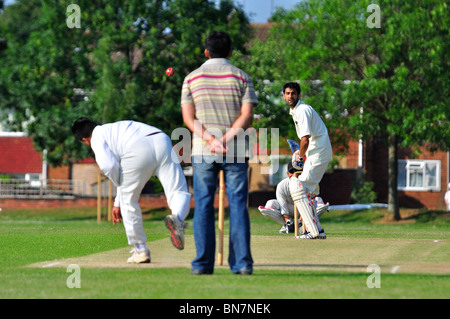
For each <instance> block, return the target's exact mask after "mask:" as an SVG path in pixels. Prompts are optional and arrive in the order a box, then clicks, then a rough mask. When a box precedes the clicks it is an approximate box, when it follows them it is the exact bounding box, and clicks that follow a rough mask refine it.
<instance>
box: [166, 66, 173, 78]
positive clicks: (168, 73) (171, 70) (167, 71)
mask: <svg viewBox="0 0 450 319" xmlns="http://www.w3.org/2000/svg"><path fill="white" fill-rule="evenodd" d="M166 74H167V76H173V75H174V74H175V70H174V69H172V68H168V69H167V70H166Z"/></svg>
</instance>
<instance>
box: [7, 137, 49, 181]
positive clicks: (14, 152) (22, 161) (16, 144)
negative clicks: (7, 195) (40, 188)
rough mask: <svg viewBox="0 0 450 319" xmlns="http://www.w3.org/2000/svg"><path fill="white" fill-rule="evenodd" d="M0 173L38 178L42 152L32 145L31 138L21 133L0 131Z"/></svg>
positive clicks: (18, 177) (13, 176)
mask: <svg viewBox="0 0 450 319" xmlns="http://www.w3.org/2000/svg"><path fill="white" fill-rule="evenodd" d="M0 154H1V155H0V174H2V175H8V176H10V177H11V178H17V179H26V180H30V181H32V180H39V179H40V178H41V174H42V171H43V170H42V168H43V162H42V154H41V153H39V152H38V151H36V150H35V149H34V147H33V140H32V138H30V137H26V136H25V134H23V133H0Z"/></svg>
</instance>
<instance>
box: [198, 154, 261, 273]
mask: <svg viewBox="0 0 450 319" xmlns="http://www.w3.org/2000/svg"><path fill="white" fill-rule="evenodd" d="M192 163H193V164H192V165H193V168H194V202H195V210H194V226H193V228H194V240H195V247H196V250H197V256H196V258H195V259H194V260H193V261H192V269H193V270H205V271H210V272H212V271H213V269H214V261H215V250H216V237H215V216H214V197H215V194H216V190H217V184H218V175H219V171H220V170H221V169H222V170H223V171H224V177H225V189H226V194H227V199H228V204H229V222H230V241H229V256H228V264H229V266H230V269H231V271H232V272H233V273H237V272H238V271H240V270H244V269H245V270H250V271H252V270H253V259H252V256H251V252H250V218H249V215H248V210H247V198H248V178H247V170H248V162H247V161H246V162H245V163H226V159H223V162H222V163H216V162H212V160H211V159H210V158H209V159H207V160H205V158H201V160H200V159H199V158H198V157H197V158H196V159H195V160H193V161H192Z"/></svg>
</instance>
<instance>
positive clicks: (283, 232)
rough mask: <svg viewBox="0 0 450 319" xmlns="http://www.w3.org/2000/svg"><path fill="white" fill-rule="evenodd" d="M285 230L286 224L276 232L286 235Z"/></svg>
mask: <svg viewBox="0 0 450 319" xmlns="http://www.w3.org/2000/svg"><path fill="white" fill-rule="evenodd" d="M286 230H287V228H286V224H284V225H283V226H282V227H281V228H280V230H279V231H278V232H279V233H280V234H286Z"/></svg>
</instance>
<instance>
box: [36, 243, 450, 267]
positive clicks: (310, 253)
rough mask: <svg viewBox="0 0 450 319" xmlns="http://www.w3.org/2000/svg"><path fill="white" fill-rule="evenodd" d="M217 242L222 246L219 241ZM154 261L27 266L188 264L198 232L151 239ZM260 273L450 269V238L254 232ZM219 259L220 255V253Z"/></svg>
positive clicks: (108, 255) (119, 255)
mask: <svg viewBox="0 0 450 319" xmlns="http://www.w3.org/2000/svg"><path fill="white" fill-rule="evenodd" d="M228 239H229V238H228V236H225V237H224V261H223V265H222V266H218V265H216V268H219V269H220V268H224V269H228V263H227V258H228ZM216 246H217V245H216ZM147 247H148V248H149V249H150V251H151V263H149V264H139V265H135V264H127V262H126V260H127V258H128V257H130V253H129V251H130V250H131V247H126V248H120V249H115V250H110V251H105V252H101V253H97V254H92V255H88V256H83V257H74V258H65V259H57V260H50V261H44V262H39V263H34V264H30V265H27V267H33V268H36V267H37V268H50V267H67V266H68V265H71V264H76V265H78V266H80V267H81V268H84V267H87V268H89V267H92V268H171V267H177V268H187V269H190V266H191V261H192V259H194V257H195V244H194V238H193V236H192V235H188V236H186V238H185V249H184V250H177V249H175V248H174V247H173V246H172V244H171V242H170V239H169V238H166V239H161V240H157V241H152V242H148V243H147ZM251 249H252V256H253V259H254V274H257V272H258V269H289V270H293V269H298V270H299V271H302V270H304V269H305V270H306V269H308V270H319V271H350V272H366V271H367V268H368V266H369V265H374V264H375V265H378V266H379V267H380V268H381V269H382V270H383V271H384V272H389V273H432V274H450V257H449V255H448V253H446V252H448V251H450V244H449V242H448V241H447V240H431V239H392V238H359V239H355V238H330V237H329V238H327V239H325V240H299V239H295V238H294V236H288V235H279V236H252V239H251ZM216 259H217V258H216Z"/></svg>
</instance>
